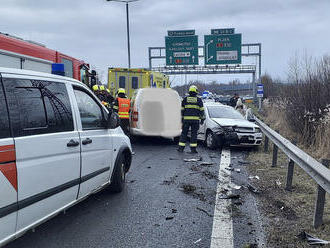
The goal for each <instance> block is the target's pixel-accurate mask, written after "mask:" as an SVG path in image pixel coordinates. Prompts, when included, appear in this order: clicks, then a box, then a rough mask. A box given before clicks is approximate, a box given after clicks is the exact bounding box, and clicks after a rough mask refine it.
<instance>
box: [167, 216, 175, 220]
mask: <svg viewBox="0 0 330 248" xmlns="http://www.w3.org/2000/svg"><path fill="white" fill-rule="evenodd" d="M173 219H174V216H168V217H166V220H173Z"/></svg>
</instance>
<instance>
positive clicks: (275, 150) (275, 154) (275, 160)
mask: <svg viewBox="0 0 330 248" xmlns="http://www.w3.org/2000/svg"><path fill="white" fill-rule="evenodd" d="M275 131H276V133H278V130H275ZM277 152H278V147H277V145H275V143H274V145H273V161H272V167H276V166H277Z"/></svg>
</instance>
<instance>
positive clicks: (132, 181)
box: [128, 180, 136, 183]
mask: <svg viewBox="0 0 330 248" xmlns="http://www.w3.org/2000/svg"><path fill="white" fill-rule="evenodd" d="M135 181H136V180H131V181H128V182H129V183H134V182H135Z"/></svg>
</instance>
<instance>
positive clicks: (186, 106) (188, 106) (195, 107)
mask: <svg viewBox="0 0 330 248" xmlns="http://www.w3.org/2000/svg"><path fill="white" fill-rule="evenodd" d="M184 108H186V109H189V108H193V109H199V106H198V105H191V104H188V105H185V106H184Z"/></svg>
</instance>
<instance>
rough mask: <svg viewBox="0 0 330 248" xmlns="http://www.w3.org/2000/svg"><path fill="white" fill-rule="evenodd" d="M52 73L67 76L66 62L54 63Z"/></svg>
mask: <svg viewBox="0 0 330 248" xmlns="http://www.w3.org/2000/svg"><path fill="white" fill-rule="evenodd" d="M52 74H55V75H60V76H65V71H64V64H60V63H53V64H52Z"/></svg>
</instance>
